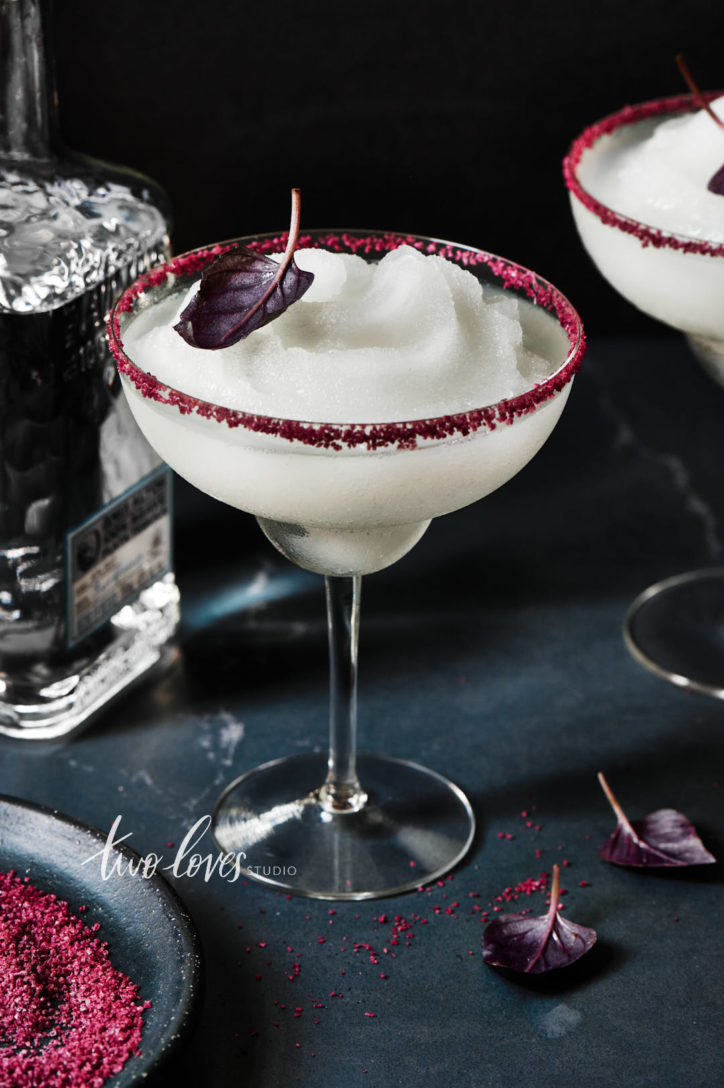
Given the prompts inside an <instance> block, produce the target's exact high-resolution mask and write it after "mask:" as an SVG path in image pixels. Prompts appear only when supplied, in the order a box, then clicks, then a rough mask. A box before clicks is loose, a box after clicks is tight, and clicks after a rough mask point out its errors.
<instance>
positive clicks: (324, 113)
mask: <svg viewBox="0 0 724 1088" xmlns="http://www.w3.org/2000/svg"><path fill="white" fill-rule="evenodd" d="M55 25H56V35H57V56H58V83H59V91H60V100H61V116H62V124H63V130H64V134H65V137H66V139H67V142H68V143H69V144H70V145H71V146H72V147H74V148H75V149H77V150H80V151H86V152H88V153H91V154H94V155H97V156H99V157H102V158H106V159H108V160H111V161H115V162H120V163H123V164H125V165H128V166H134V167H136V168H137V169H139V170H142V171H144V172H146V173H148V174H150V175H151V176H152V177H154V178H156V180H158V181H159V182H161V183H162V185H164V187H165V188H166V190H167V191H168V193H169V195H170V198H171V203H172V207H173V216H174V223H175V227H174V233H173V242H174V248H175V249H176V251H177V252H179V251H181V250H183V249H188V248H191V247H193V246H196V245H202V244H204V243H207V242H210V241H215V240H218V239H221V238H226V237H231V236H235V235H240V234H248V233H255V232H260V231H266V230H276V229H280V228H283V227H285V226H286V224H287V222H288V205H289V189H290V187H291V186H292V185H299V186H301V187H302V190H303V197H304V204H303V219H302V221H303V225H304V226H307V227H341V226H347V227H375V228H381V229H391V230H399V231H412V232H416V233H419V234H429V235H434V236H437V237H442V238H448V239H451V240H454V241H458V242H464V243H467V244H471V245H478V246H481V247H483V248H486V249H489V250H491V251H493V252H497V253H500V254H502V255H504V256H506V257H509V258H511V259H513V260H516V261H519V262H521V263H522V264H526V265H528V266H530V267H532V268H534V269H535V270H536V271H537V272H540V273H541V274H542V275H544V276H546V277H548V278H549V279H551V280H552V281H553V282H554V283H555V284H556V285H557V286H558V287H560V288H561V290H563V291H564V292H565V293H567V294H568V295H569V296H570V298H571V299H572V301H573V302H574V304H575V305H576V306H577V307H578V309H579V310H580V311H581V314H582V316H583V319H584V322H585V324H586V326H587V330H588V333H589V336H595V335H597V334H602V333H614V332H615V333H624V334H625V333H632V332H633V333H636V332H642V333H645V332H651V333H656V334H661V333H662V332H664V330H663V329H662V327H661V326H660V325H656V324H655V323H654V322H652V321H650V320H649V319H647V318H644V317H642V316H641V315H639V314H637V313H636V312H635V311H634V310H633V309H632V307H631V306H630V305H629V304H628V303H625V302H623V301H622V300H620V299H619V298H618V297H617V296H616V294H615V293H614V292H613V291H612V290H611V289H610V288H609V287H608V286H607V285H606V284H605V283H604V282H603V280H602V279H601V278H600V276H598V274H597V273H596V272H595V271H594V270H593V268H592V266H591V265H590V263H589V261H588V259H587V257H586V256H585V254H584V253H583V251H582V248H581V246H580V244H579V242H578V239H577V237H576V235H575V231H574V228H573V225H572V222H571V219H570V215H569V210H568V201H567V196H566V193H565V190H564V187H563V183H562V180H561V171H560V161H561V158H562V157H563V155H564V154H565V151H566V149H567V147H568V145H569V143H570V141H571V140H572V138H573V137H574V136H576V135H577V133H578V132H579V131H580V130H581V129H582V128H583V127H585V126H586V125H587V124H589V123H591V122H593V121H595V120H597V119H598V118H600V117H602V116H604V115H605V114H607V113H611V112H613V111H614V110H616V109H618V108H619V107H621V106H623V105H625V104H626V103H629V102H639V101H644V100H646V99H648V98H656V97H660V96H662V95H667V94H672V93H678V92H680V91H682V90H683V89H684V88H683V85H682V82H681V78H680V76H679V74H678V71H677V69H676V66H675V63H674V56H675V54H676V53H677V52H680V51H683V52H684V53H685V54H686V56H687V59H688V61H689V63H690V65H691V67H692V69H693V70H694V72H695V73H696V75H697V77H698V79H699V82H700V83H701V85H702V86H703V87H705V88H707V89H716V88H718V87H724V50H723V48H722V46H723V43H724V10H723V7H722V5H721V4H720V3H718V2H714V0H689V2H687V3H683V2H678V3H672V2H668V3H661V2H655V0H643V2H642V0H629V2H621V0H603V2H599V3H596V4H591V3H584V2H578V3H575V2H573V0H568V2H565V3H556V2H555V0H554V2H552V3H551V2H548V3H542V2H539V0H521V2H518V3H510V2H508V3H506V2H504V0H498V2H496V3H491V2H487V0H448V2H447V3H443V2H437V3H431V2H429V0H418V2H417V3H404V4H403V3H400V2H396V0H362V2H360V3H355V4H350V5H347V4H344V3H339V2H336V0H305V2H303V3H302V2H299V3H296V4H290V3H288V2H282V3H281V4H280V3H259V2H258V0H256V2H252V0H247V2H245V3H239V2H238V0H205V2H204V3H201V4H199V3H183V2H182V0H124V2H123V3H122V4H114V5H112V6H111V5H108V4H99V3H98V2H97V0H74V2H73V3H64V4H60V3H57V4H56V12H55ZM712 138H713V139H714V138H720V134H718V133H717V132H716V131H715V130H714V129H713V128H712ZM722 158H723V159H724V141H723V145H722ZM672 335H673V334H672Z"/></svg>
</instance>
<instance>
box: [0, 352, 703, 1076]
mask: <svg viewBox="0 0 724 1088" xmlns="http://www.w3.org/2000/svg"><path fill="white" fill-rule="evenodd" d="M723 420H724V390H722V389H719V388H718V387H716V386H715V385H714V384H713V383H712V382H711V381H710V380H709V379H707V378H706V377H705V376H704V375H703V374H702V373H701V372H700V371H699V369H698V368H697V366H696V364H695V362H694V361H693V359H692V357H691V355H690V353H689V351H688V348H687V346H686V344H685V342H684V340H683V339H680V338H677V337H674V336H669V337H664V336H661V337H660V338H641V339H636V340H633V339H630V340H616V339H608V338H598V339H596V338H595V337H594V338H593V340H592V342H591V344H590V348H589V353H588V357H587V359H586V360H585V362H584V367H583V370H582V372H581V374H580V375H579V376H578V377H577V379H576V381H575V384H574V389H573V392H572V395H571V399H570V401H569V404H568V406H567V408H566V411H565V412H564V415H563V417H562V419H561V422H560V423H559V425H558V428H557V429H556V431H555V432H554V434H553V435H552V437H551V439H550V440H549V442H548V444H547V445H546V446H545V447H544V449H543V450H542V451H541V453H539V455H538V456H537V457H536V458H535V459H534V461H533V462H532V463H531V464H530V465H529V466H528V467H527V468H526V469H524V470H523V472H522V473H521V474H520V475H519V476H518V477H517V478H516V479H514V480H513V481H511V482H510V483H509V484H508V485H506V486H505V487H503V488H502V489H501V490H500V491H498V492H497V493H495V494H494V495H491V496H489V497H488V498H487V499H484V500H483V501H482V502H480V503H478V504H477V505H475V506H473V507H470V508H468V509H466V510H463V511H460V512H458V513H455V514H452V515H450V516H448V517H445V518H442V519H439V520H438V521H436V522H433V524H432V526H431V528H430V529H429V530H428V532H427V534H426V536H425V537H424V538H423V540H422V541H421V542H420V544H419V545H418V546H417V547H416V548H415V549H414V550H413V551H412V552H411V553H410V555H409V556H407V557H406V558H405V559H404V560H402V561H401V562H399V563H398V564H396V565H395V566H393V567H392V568H390V569H389V570H387V571H384V572H381V573H379V574H377V575H374V576H371V577H370V578H368V579H367V580H366V583H365V585H364V588H363V603H362V637H361V694H360V738H361V748H363V749H369V750H374V751H386V752H388V753H390V754H392V755H395V756H399V757H403V758H410V759H413V760H415V761H418V762H421V763H424V764H426V765H428V766H430V767H432V768H434V769H436V770H437V771H439V772H441V773H443V774H446V775H448V776H450V777H451V778H452V779H453V780H455V781H456V782H457V783H459V785H460V786H461V787H462V788H463V789H464V790H465V791H466V792H467V793H468V795H469V796H470V798H471V799H472V801H473V804H474V807H475V810H476V815H477V819H478V834H477V837H476V841H475V843H474V846H473V848H472V850H471V852H470V855H469V857H468V859H467V861H466V862H465V864H464V865H463V866H461V867H460V868H459V869H458V870H457V871H456V872H454V873H453V874H452V875H451V877H450V878H449V879H447V880H445V881H443V882H442V883H441V884H439V885H437V884H436V885H434V886H433V888H432V889H427V890H424V891H418V892H413V893H411V894H408V895H404V896H399V897H397V898H394V899H389V900H381V901H371V902H364V903H358V904H354V903H340V904H330V903H329V902H320V901H311V900H306V899H300V898H290V897H287V896H285V895H283V894H278V893H275V892H274V891H273V890H270V889H268V888H265V887H261V886H259V885H256V884H254V883H245V884H242V883H240V882H237V883H229V882H227V881H224V880H223V879H221V878H220V877H219V876H218V875H217V874H214V875H212V876H211V877H210V879H209V880H208V881H205V880H204V879H203V878H202V876H201V875H199V874H197V875H196V876H194V877H189V876H183V875H182V876H179V877H178V878H173V877H172V878H171V882H172V883H173V884H174V886H175V887H176V889H177V891H178V892H179V893H180V895H181V897H182V898H183V900H184V901H185V903H186V904H187V906H188V908H189V910H190V912H191V914H192V916H193V918H194V920H195V922H196V924H197V926H198V929H199V932H200V936H201V940H202V944H203V949H204V953H205V962H206V988H205V1002H204V1008H203V1012H202V1015H201V1018H200V1020H199V1022H198V1025H197V1027H196V1029H195V1032H194V1033H193V1034H192V1036H191V1037H190V1039H189V1041H188V1043H187V1045H186V1047H185V1049H184V1051H183V1054H182V1055H181V1057H180V1059H179V1060H178V1061H177V1063H176V1065H175V1066H174V1067H173V1068H169V1069H167V1070H166V1071H165V1072H162V1073H159V1074H158V1075H157V1076H156V1077H155V1080H154V1083H156V1084H157V1085H159V1086H163V1085H171V1084H178V1083H181V1082H185V1083H195V1084H202V1083H203V1084H207V1085H210V1086H213V1088H227V1086H240V1088H242V1086H245V1085H247V1084H248V1085H252V1084H253V1085H254V1086H255V1088H273V1086H274V1088H276V1086H278V1085H280V1084H284V1085H288V1086H290V1088H291V1086H293V1085H305V1086H308V1085H312V1086H314V1085H325V1086H332V1088H340V1086H341V1085H345V1086H353V1085H361V1086H364V1088H373V1086H374V1085H378V1086H385V1088H388V1086H389V1088H392V1086H397V1085H402V1086H411V1085H417V1084H419V1083H420V1082H424V1083H425V1084H428V1085H430V1086H433V1088H468V1086H470V1088H503V1086H505V1088H509V1086H511V1085H516V1086H520V1088H524V1086H525V1088H528V1086H533V1085H540V1084H544V1083H551V1084H553V1083H554V1084H556V1085H557V1088H578V1086H582V1085H584V1084H585V1085H587V1086H589V1088H613V1086H614V1085H616V1086H618V1085H626V1086H627V1088H645V1086H649V1085H650V1086H652V1088H654V1086H655V1088H721V1086H722V1085H724V1045H723V1043H722V1030H721V1023H722V1009H723V1008H724V970H723V969H722V968H723V967H724V958H723V953H724V895H723V894H722V868H721V864H717V865H715V866H709V867H706V868H701V869H699V870H683V871H680V872H674V871H659V872H658V873H656V874H654V873H650V872H649V873H645V874H641V873H637V872H635V871H632V870H625V869H619V868H616V867H613V866H608V865H605V864H604V863H603V862H601V861H599V859H598V846H599V844H600V842H601V841H602V840H603V839H604V838H605V837H606V836H607V835H608V834H609V833H610V831H611V830H613V826H614V821H613V817H612V814H611V811H610V810H609V808H608V806H607V803H606V801H605V799H604V798H603V795H602V794H601V791H600V789H599V787H598V784H597V782H596V772H597V771H599V770H604V771H606V772H607V775H608V777H609V781H610V782H611V784H612V785H613V787H614V789H615V790H616V792H617V794H618V795H619V798H620V800H621V801H622V802H623V803H624V805H625V806H626V807H627V808H628V810H629V811H630V814H631V815H632V816H642V815H644V814H645V813H647V812H649V811H651V810H653V809H656V808H661V807H668V806H671V807H674V808H678V809H680V810H682V811H683V812H685V813H686V814H687V815H688V817H689V818H690V819H691V820H692V821H693V822H694V823H695V824H696V826H697V828H698V829H699V831H700V833H701V835H702V837H703V839H704V841H705V843H706V845H707V846H708V847H709V848H710V849H711V850H712V851H713V852H714V853H715V854H717V855H718V856H720V857H721V856H722V855H724V808H723V806H722V795H723V794H724V720H723V719H724V707H723V706H722V704H721V703H720V702H717V701H716V700H714V699H709V698H707V697H704V696H692V695H687V694H686V693H685V692H682V691H680V690H678V689H676V688H674V687H673V686H671V685H669V684H667V683H666V682H664V681H662V680H660V679H658V678H656V677H655V676H653V675H650V674H649V673H647V672H646V671H644V670H643V669H642V668H641V667H640V666H639V665H637V664H636V663H635V662H634V661H633V660H632V658H631V657H630V656H629V655H628V653H627V651H626V649H625V647H624V645H623V641H622V637H621V621H622V617H623V615H624V612H625V610H626V606H627V604H628V603H629V601H630V600H631V599H632V597H633V596H634V595H635V594H636V593H637V592H639V591H640V590H641V589H643V588H644V587H645V586H646V585H648V584H649V583H650V582H652V581H654V580H656V579H659V578H662V577H664V576H666V575H669V574H674V573H677V572H679V571H683V570H686V569H689V568H692V567H696V566H705V565H707V564H721V563H722V561H723V559H724V557H723V551H722V540H723V539H724V520H723V515H724V497H723V495H722V467H721V448H722V421H723ZM176 561H177V562H176V565H177V574H178V579H179V583H180V585H181V589H182V593H183V605H184V620H183V627H182V631H181V647H182V654H181V659H180V661H179V663H178V664H177V665H176V666H175V667H174V669H173V670H172V671H171V672H170V673H168V674H167V675H165V676H164V677H162V678H160V679H157V680H156V681H155V682H154V683H152V684H150V685H147V686H146V687H144V688H142V689H139V690H137V691H136V692H135V693H133V694H131V695H130V696H129V697H128V698H127V699H126V700H125V701H123V702H120V703H118V704H117V705H116V706H115V707H114V708H113V710H112V711H111V712H110V713H108V714H107V715H106V716H105V718H104V719H103V720H101V721H99V722H98V723H96V724H95V725H94V726H92V727H91V728H90V729H88V730H87V731H85V732H83V733H81V734H80V735H77V736H75V737H73V738H72V739H70V740H68V741H67V742H63V743H61V742H58V743H47V744H46V743H37V744H31V743H21V742H13V741H9V740H3V741H2V742H0V792H3V793H8V794H13V795H15V796H18V797H22V798H25V799H27V800H30V801H34V802H39V803H42V804H45V805H49V806H53V807H55V808H58V809H60V810H62V811H64V812H66V813H68V814H69V815H71V816H73V817H76V818H78V819H82V820H85V821H88V822H90V823H92V824H95V825H97V826H98V827H100V828H102V829H108V828H109V827H110V826H111V825H112V823H113V821H114V819H115V818H116V816H118V815H121V816H122V828H123V831H124V832H129V831H130V832H131V833H132V835H131V838H130V839H129V840H128V842H129V845H131V846H134V847H135V849H136V850H138V851H139V852H140V853H142V854H145V853H148V852H149V851H154V852H156V853H158V854H161V855H164V856H166V857H170V858H171V859H172V857H173V854H174V852H175V851H174V849H172V848H171V847H170V846H169V844H170V843H173V844H175V846H177V845H178V844H179V842H180V841H181V840H182V839H183V836H184V834H185V833H186V831H187V830H188V829H189V828H190V827H191V826H192V825H193V824H194V823H195V822H196V821H197V820H198V819H200V818H201V817H203V816H204V815H205V814H207V813H209V812H210V811H211V809H212V806H213V803H214V800H215V798H216V796H217V795H218V794H219V792H220V791H221V789H222V787H223V786H224V785H225V784H226V783H227V782H228V781H230V780H231V779H232V778H234V777H236V776H237V775H239V774H241V773H243V772H244V771H246V770H248V769H250V768H251V767H253V766H255V765H256V764H258V763H262V762H264V761H266V760H269V759H273V758H275V757H278V756H280V755H283V754H285V753H297V752H303V751H309V750H314V749H316V750H324V748H325V745H326V729H327V725H326V698H327V662H326V630H325V618H324V607H323V594H322V590H321V582H320V580H319V579H318V578H316V577H315V576H313V575H311V574H306V573H304V572H301V571H298V570H296V569H295V568H293V567H291V566H290V565H289V564H287V563H286V562H285V561H284V560H283V559H282V558H281V557H280V556H278V555H277V554H276V553H275V552H273V550H272V549H271V546H269V545H267V543H266V541H264V539H263V538H262V536H261V534H260V533H259V530H258V529H257V527H256V525H255V523H254V521H253V519H251V518H250V517H248V516H246V515H243V514H240V513H238V512H236V511H233V510H230V509H228V508H225V507H222V506H220V505H218V504H215V503H213V502H212V501H211V500H209V499H207V498H206V497H205V496H200V495H198V494H197V493H196V492H193V491H192V490H191V489H190V488H188V487H187V486H186V485H182V484H180V485H179V486H178V488H177V503H176ZM524 812H525V813H528V814H529V815H528V816H527V817H526V816H523V815H522V813H524ZM528 823H530V824H532V826H528ZM201 846H202V848H203V851H204V852H211V851H212V850H213V846H212V843H211V840H210V838H209V837H208V836H207V837H206V839H205V840H204V842H203V843H202V844H201ZM564 860H565V861H566V862H568V864H567V865H564V868H563V877H564V879H563V884H564V886H565V888H566V889H567V895H566V898H565V904H566V914H567V916H568V917H570V918H571V919H572V920H576V921H578V922H580V923H582V924H584V925H589V926H594V927H595V928H596V929H597V931H598V934H599V943H598V945H597V947H596V948H595V949H594V950H593V952H592V953H590V954H589V956H587V957H586V958H585V959H584V960H582V961H580V964H579V965H577V966H575V967H573V968H571V969H569V970H567V971H564V972H559V973H557V974H556V973H554V974H553V975H548V976H544V977H540V978H538V979H537V980H536V979H528V978H525V977H520V978H517V979H516V978H511V977H508V976H505V975H503V974H501V973H499V972H496V971H495V970H494V969H491V968H489V967H486V966H484V965H483V963H482V960H481V952H480V944H481V934H482V930H483V928H484V924H483V921H482V920H481V913H482V911H484V910H487V911H489V912H492V907H493V906H495V905H498V906H499V905H500V900H496V896H499V895H501V893H503V891H504V889H506V888H509V887H514V886H515V885H517V884H519V883H520V882H521V881H523V880H525V879H526V878H528V877H531V876H537V875H538V874H539V873H541V872H550V870H551V866H552V864H553V863H554V862H555V861H559V862H563V861H564ZM300 864H303V859H300ZM511 906H512V908H513V909H514V908H515V907H516V903H515V902H514V903H512V905H511V904H507V905H506V909H511ZM517 906H533V907H535V908H536V913H540V912H542V911H543V910H544V909H545V904H544V897H543V896H541V895H537V896H533V897H531V898H527V897H526V896H522V897H521V899H519V900H518V903H517ZM397 916H400V918H401V919H404V922H403V923H402V924H400V925H399V926H398V929H399V932H398V933H397V934H395V932H393V926H394V924H395V919H396V917H397ZM408 926H409V928H407V927H408ZM395 940H396V941H397V942H398V943H397V944H393V943H391V942H392V941H395ZM364 946H370V947H369V948H368V947H364ZM370 948H371V949H372V950H373V952H372V953H371V952H370ZM384 949H387V951H384ZM374 960H376V961H378V962H373V961H374ZM295 964H296V965H297V966H296V967H295V966H294V965H295ZM383 975H384V976H385V977H382V976H383ZM333 994H334V995H335V996H332V995H333ZM372 1013H373V1014H374V1015H368V1014H372ZM179 1078H181V1079H179Z"/></svg>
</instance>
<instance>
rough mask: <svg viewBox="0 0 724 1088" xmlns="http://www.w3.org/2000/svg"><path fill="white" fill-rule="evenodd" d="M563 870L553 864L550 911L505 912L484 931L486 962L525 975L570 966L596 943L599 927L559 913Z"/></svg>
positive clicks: (484, 956)
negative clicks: (571, 920) (544, 912)
mask: <svg viewBox="0 0 724 1088" xmlns="http://www.w3.org/2000/svg"><path fill="white" fill-rule="evenodd" d="M560 879H561V870H560V866H559V865H554V866H553V883H552V885H551V898H550V905H549V907H548V911H547V913H546V914H541V915H539V916H537V917H531V916H530V915H526V914H501V915H500V917H498V918H494V919H493V921H492V922H490V924H489V925H488V926H487V928H486V930H485V932H484V934H483V961H484V962H485V963H490V964H492V965H494V966H496V967H507V968H509V969H510V970H512V971H521V972H522V973H524V974H542V973H543V972H544V971H552V970H554V969H556V968H559V967H567V966H568V965H569V964H571V963H574V962H575V960H577V959H580V957H581V956H583V955H584V954H585V953H586V952H588V951H590V949H591V948H593V945H594V944H595V943H596V931H595V929H588V928H587V927H586V926H579V925H576V924H575V922H569V921H568V919H567V918H563V917H562V915H561V914H559V912H558V903H559V899H560Z"/></svg>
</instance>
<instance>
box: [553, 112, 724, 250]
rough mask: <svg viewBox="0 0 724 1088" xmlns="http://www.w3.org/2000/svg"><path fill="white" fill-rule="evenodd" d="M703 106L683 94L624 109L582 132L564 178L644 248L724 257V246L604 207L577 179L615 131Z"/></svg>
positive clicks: (608, 222) (598, 213) (609, 222)
mask: <svg viewBox="0 0 724 1088" xmlns="http://www.w3.org/2000/svg"><path fill="white" fill-rule="evenodd" d="M720 94H721V92H717V91H713V92H707V93H706V94H704V96H703V97H704V98H705V99H706V100H707V102H712V101H713V100H714V99H715V98H718V97H719V96H720ZM699 108H700V104H699V103H698V102H697V101H696V99H695V98H694V96H693V95H690V94H681V95H675V96H672V97H669V98H657V99H654V100H653V101H651V102H643V103H641V104H640V105H638V106H624V107H623V109H621V110H618V111H617V112H616V113H612V114H610V115H609V116H608V117H604V118H603V120H602V121H598V122H597V123H596V124H595V125H590V126H589V128H586V129H584V130H583V132H582V133H581V135H580V136H579V137H578V138H577V139H576V140H574V141H573V143H572V144H571V147H570V150H569V152H568V154H567V155H566V157H565V159H564V160H563V177H564V178H565V182H566V185H567V187H568V189H569V190H570V191H571V192H572V193H573V195H574V196H575V197H577V199H578V200H580V202H581V204H583V206H584V207H586V208H588V210H589V211H590V212H593V214H594V215H595V216H597V217H598V218H599V219H600V220H601V222H602V223H605V224H606V226H609V227H616V228H617V229H618V230H620V231H623V232H624V233H625V234H632V235H633V236H634V237H635V238H638V240H639V242H640V243H641V245H642V246H643V247H644V248H645V247H646V246H655V247H656V248H657V249H663V248H668V249H678V250H681V251H682V252H683V253H701V254H704V255H705V256H707V257H724V245H723V244H721V243H715V242H706V241H702V240H701V239H698V238H689V237H687V236H686V235H684V234H670V233H669V232H668V231H664V230H660V229H659V228H658V227H649V226H647V225H646V224H645V223H641V222H639V221H638V220H637V219H631V218H630V217H629V216H626V215H621V214H620V213H619V212H615V211H613V209H612V208H609V207H607V206H606V205H605V204H601V202H600V201H599V200H596V198H595V197H594V196H592V195H591V193H589V192H588V190H586V189H584V188H583V185H582V184H581V182H580V181H579V179H578V167H579V166H580V163H581V159H582V158H583V156H584V154H585V152H586V151H590V149H591V148H592V147H593V146H594V144H595V143H596V142H597V141H598V140H599V139H600V138H601V137H602V136H609V135H610V134H611V133H612V132H615V131H616V130H617V129H619V128H622V127H623V126H624V125H633V124H635V123H636V122H637V121H645V120H647V119H648V118H650V117H658V116H660V115H665V114H673V113H693V111H694V110H695V109H699Z"/></svg>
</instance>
